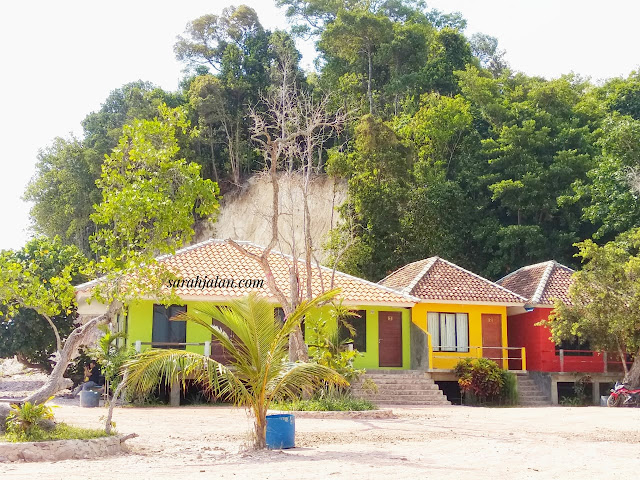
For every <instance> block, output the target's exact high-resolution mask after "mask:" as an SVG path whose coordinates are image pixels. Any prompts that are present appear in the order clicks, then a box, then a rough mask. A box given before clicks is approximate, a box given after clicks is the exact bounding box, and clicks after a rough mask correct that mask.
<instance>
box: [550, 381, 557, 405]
mask: <svg viewBox="0 0 640 480" xmlns="http://www.w3.org/2000/svg"><path fill="white" fill-rule="evenodd" d="M551 403H552V404H553V405H558V380H557V379H555V378H551Z"/></svg>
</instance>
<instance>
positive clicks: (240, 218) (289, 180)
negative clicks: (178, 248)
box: [196, 173, 347, 262]
mask: <svg viewBox="0 0 640 480" xmlns="http://www.w3.org/2000/svg"><path fill="white" fill-rule="evenodd" d="M279 185H280V195H279V198H280V220H279V225H280V228H279V232H280V241H279V242H278V246H277V247H276V248H277V249H278V250H280V251H281V252H283V253H286V254H291V253H292V251H293V249H294V248H295V249H296V250H297V252H298V253H300V252H302V251H303V246H304V238H303V230H302V225H303V219H304V217H303V213H304V204H303V190H302V178H301V177H300V176H299V175H295V174H294V175H289V174H284V173H283V174H282V175H281V176H280V181H279ZM309 193H310V194H309V209H310V213H311V233H312V238H313V242H314V249H315V254H316V258H317V259H318V261H320V262H322V261H323V260H324V259H325V258H326V257H327V252H325V251H324V250H323V249H322V245H323V244H324V242H325V241H326V240H327V235H328V233H329V231H330V230H331V228H333V227H335V226H336V224H337V223H338V222H339V220H340V218H339V214H338V212H337V211H336V207H338V206H340V205H341V204H342V203H343V202H344V201H345V199H346V197H347V185H346V182H343V181H338V180H335V179H333V178H330V177H328V176H326V175H319V176H316V177H314V178H313V180H312V181H311V185H310V188H309ZM272 194H273V189H272V188H271V182H270V181H269V178H268V177H266V176H263V175H260V174H259V175H255V176H253V177H252V178H251V179H250V180H249V181H248V182H247V183H246V184H245V185H244V186H243V187H242V189H241V190H240V191H238V192H234V193H232V194H228V195H226V196H225V197H224V198H223V200H222V202H221V208H220V214H219V215H218V220H217V222H216V223H214V224H212V225H211V226H210V227H208V228H205V229H203V230H201V231H199V232H198V235H197V238H196V241H202V240H206V239H208V238H223V239H224V238H233V239H235V240H248V241H251V242H254V243H257V244H259V245H267V244H268V243H269V241H270V240H271V213H272V209H271V203H272Z"/></svg>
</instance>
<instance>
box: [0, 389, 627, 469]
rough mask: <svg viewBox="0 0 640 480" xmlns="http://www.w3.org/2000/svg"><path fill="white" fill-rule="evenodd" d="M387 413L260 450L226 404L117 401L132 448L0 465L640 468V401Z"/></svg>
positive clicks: (305, 432)
mask: <svg viewBox="0 0 640 480" xmlns="http://www.w3.org/2000/svg"><path fill="white" fill-rule="evenodd" d="M75 402H76V401H72V400H68V401H66V400H60V401H59V403H62V404H63V405H62V406H61V407H60V408H57V409H56V417H57V418H58V419H60V420H63V421H66V422H69V423H73V424H76V425H82V426H94V427H95V426H98V425H99V421H100V417H101V416H103V415H104V414H105V409H104V408H95V409H87V408H80V407H78V406H76V403H75ZM394 412H395V413H396V414H397V418H395V419H388V420H338V419H308V418H299V419H297V420H296V448H295V449H291V450H285V451H265V452H252V451H246V450H244V449H243V447H242V446H243V445H246V444H247V443H248V435H247V432H248V430H249V429H250V427H251V421H250V419H249V418H248V417H247V415H246V413H245V412H244V411H243V410H238V409H233V408H228V407H180V408H170V407H154V408H118V409H116V411H115V416H114V420H115V421H116V422H117V429H118V431H120V432H122V433H130V432H135V433H138V434H139V435H140V437H139V438H136V439H133V440H130V441H129V442H128V444H129V445H130V449H131V453H129V454H127V455H122V456H118V457H110V458H105V459H98V460H91V461H87V460H85V461H79V460H67V461H62V462H55V463H31V464H27V463H22V464H0V478H1V479H3V480H4V479H29V478H43V479H76V478H78V479H81V478H96V479H102V478H109V479H120V478H122V479H125V478H135V479H154V480H157V479H165V478H166V479H169V478H179V477H180V478H188V479H189V480H191V479H199V478H269V479H270V478H274V479H275V478H289V479H305V478H354V477H356V476H357V477H358V478H360V479H367V478H385V479H395V478H398V479H399V478H404V479H406V478H439V479H474V480H476V479H483V478H491V479H495V478H512V479H548V478H558V479H563V480H566V479H572V478H580V479H584V478H606V477H609V476H611V475H612V473H613V472H614V471H620V470H622V471H624V472H633V471H636V470H637V469H638V468H640V430H639V428H638V426H639V425H640V409H632V408H618V409H612V408H601V407H587V408H566V407H546V408H473V407H459V406H451V407H430V408H416V409H394Z"/></svg>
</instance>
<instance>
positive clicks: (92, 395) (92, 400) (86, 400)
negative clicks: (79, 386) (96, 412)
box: [80, 390, 100, 407]
mask: <svg viewBox="0 0 640 480" xmlns="http://www.w3.org/2000/svg"><path fill="white" fill-rule="evenodd" d="M99 404H100V392H96V391H95V390H81V391H80V406H81V407H97V406H98V405H99Z"/></svg>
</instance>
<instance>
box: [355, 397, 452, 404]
mask: <svg viewBox="0 0 640 480" xmlns="http://www.w3.org/2000/svg"><path fill="white" fill-rule="evenodd" d="M365 400H369V401H370V402H372V403H374V404H376V405H417V406H419V405H451V402H450V401H449V400H447V399H446V398H444V397H441V398H423V399H420V400H414V399H406V398H398V397H393V396H391V397H387V398H367V399H365Z"/></svg>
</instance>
